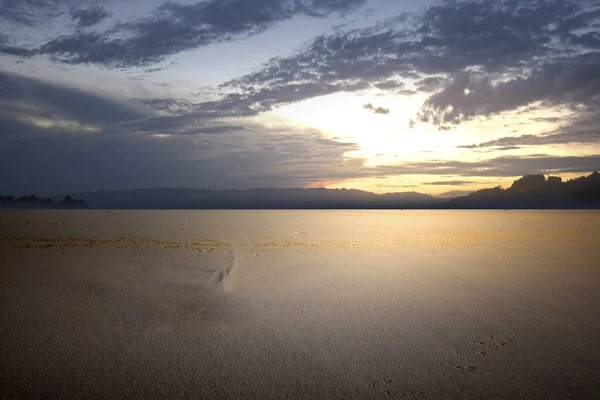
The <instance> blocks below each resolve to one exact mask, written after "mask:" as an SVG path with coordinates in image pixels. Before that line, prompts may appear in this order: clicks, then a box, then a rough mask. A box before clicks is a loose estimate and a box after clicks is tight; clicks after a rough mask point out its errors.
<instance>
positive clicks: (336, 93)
mask: <svg viewBox="0 0 600 400" xmlns="http://www.w3.org/2000/svg"><path fill="white" fill-rule="evenodd" d="M599 169H600V1H599V0H467V1H450V0H448V1H429V0H419V1H418V0H205V1H198V0H174V1H166V2H165V1H162V0H118V1H117V0H0V192H1V194H13V195H24V194H30V193H36V194H39V195H58V194H62V193H76V192H82V191H95V190H129V189H137V188H156V187H176V188H177V187H190V188H208V189H231V188H236V189H248V188H258V187H277V188H287V187H304V188H310V187H327V188H342V187H345V188H354V189H363V190H369V191H373V192H377V193H385V192H409V191H417V192H421V193H428V194H432V195H436V196H443V197H449V196H457V195H461V194H466V193H469V192H471V191H474V190H478V189H481V188H484V187H494V186H503V187H507V186H510V184H511V183H512V181H513V180H515V179H517V178H518V177H520V176H522V175H525V174H546V175H548V174H552V175H560V176H562V177H563V179H568V178H572V177H576V176H581V175H585V174H589V173H590V172H592V171H594V170H599Z"/></svg>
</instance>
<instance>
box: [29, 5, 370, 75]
mask: <svg viewBox="0 0 600 400" xmlns="http://www.w3.org/2000/svg"><path fill="white" fill-rule="evenodd" d="M364 2H365V0H207V1H202V2H199V3H196V4H189V5H182V4H178V3H173V2H166V3H163V4H162V5H160V6H159V7H158V8H156V9H155V10H154V11H153V12H152V13H151V15H150V16H149V17H147V18H141V19H137V20H131V21H125V22H120V23H118V24H117V25H115V26H113V27H112V28H110V29H108V30H106V31H103V32H81V31H77V32H75V33H73V34H71V35H66V36H60V37H57V38H54V39H52V40H50V41H48V42H47V43H46V44H45V45H43V46H41V47H40V48H39V49H38V50H37V51H38V52H39V53H40V54H46V55H50V56H52V57H54V58H55V59H56V60H59V61H61V62H65V63H70V64H99V65H103V66H106V67H115V68H121V67H141V66H147V65H151V64H154V63H157V62H159V61H162V60H164V59H165V58H166V57H168V56H171V55H173V54H177V53H180V52H183V51H186V50H191V49H195V48H198V47H202V46H207V45H209V44H212V43H218V42H224V41H229V40H234V39H240V38H244V37H248V36H252V35H256V34H258V33H260V32H263V31H264V30H266V29H268V28H270V27H271V26H273V25H274V24H275V23H277V22H280V21H284V20H287V19H290V18H292V17H294V16H297V15H305V16H310V17H323V16H326V15H329V14H331V13H345V12H349V11H351V10H353V9H355V8H357V7H358V6H360V5H362V4H363V3H364ZM103 16H104V15H103V14H102V12H101V11H98V10H97V9H96V11H92V12H91V14H89V15H86V16H85V17H84V19H83V21H85V22H88V23H90V24H91V23H96V22H99V19H98V18H100V17H103ZM88 17H89V18H88ZM79 21H80V23H81V22H82V19H81V17H80V16H79Z"/></svg>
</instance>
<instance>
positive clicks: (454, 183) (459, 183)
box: [424, 181, 476, 186]
mask: <svg viewBox="0 0 600 400" xmlns="http://www.w3.org/2000/svg"><path fill="white" fill-rule="evenodd" d="M473 183H476V182H470V181H435V182H426V183H424V185H433V186H463V185H470V184H473Z"/></svg>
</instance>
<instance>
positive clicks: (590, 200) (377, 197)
mask: <svg viewBox="0 0 600 400" xmlns="http://www.w3.org/2000/svg"><path fill="white" fill-rule="evenodd" d="M73 197H75V198H79V199H82V200H75V199H74V198H73ZM73 197H71V196H66V197H65V198H64V199H63V200H58V199H55V200H56V201H53V200H52V199H40V198H37V197H35V196H33V195H32V196H27V197H20V198H14V197H11V196H4V197H3V196H0V208H88V207H91V208H97V209H404V208H405V209H569V208H590V209H600V174H599V173H598V172H593V173H592V174H591V175H588V176H582V177H580V178H576V179H571V180H569V181H566V182H563V181H562V179H561V178H560V177H555V176H549V177H548V178H546V177H545V176H544V175H526V176H524V177H522V178H519V179H517V180H516V181H515V182H514V183H513V184H512V186H511V187H510V188H508V189H502V188H501V187H494V188H488V189H481V190H478V191H476V192H473V193H471V194H469V195H467V196H461V197H456V198H453V199H439V198H436V197H433V196H429V195H426V194H421V193H416V192H405V193H386V194H376V193H371V192H366V191H363V190H354V189H323V188H320V189H273V188H267V189H250V190H208V189H138V190H129V191H98V192H84V193H77V194H75V195H73Z"/></svg>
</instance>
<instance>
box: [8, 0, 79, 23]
mask: <svg viewBox="0 0 600 400" xmlns="http://www.w3.org/2000/svg"><path fill="white" fill-rule="evenodd" d="M71 1H72V0H2V1H0V19H3V20H6V21H9V22H13V23H17V24H22V25H28V26H35V25H36V24H37V23H38V22H44V21H47V20H48V19H51V18H55V17H57V16H59V15H60V14H61V12H63V11H64V9H65V7H67V6H68V5H69V3H70V2H71Z"/></svg>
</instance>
